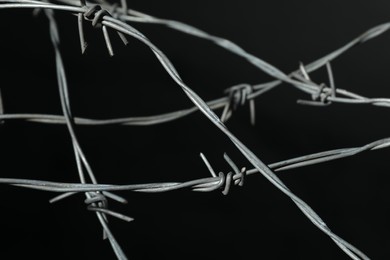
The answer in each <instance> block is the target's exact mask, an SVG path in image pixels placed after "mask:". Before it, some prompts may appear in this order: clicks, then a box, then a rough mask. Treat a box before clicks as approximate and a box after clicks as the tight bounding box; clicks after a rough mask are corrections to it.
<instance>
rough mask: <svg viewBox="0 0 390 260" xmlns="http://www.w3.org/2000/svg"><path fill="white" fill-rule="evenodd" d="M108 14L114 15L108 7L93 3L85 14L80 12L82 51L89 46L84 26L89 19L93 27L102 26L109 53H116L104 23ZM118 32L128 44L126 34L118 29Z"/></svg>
mask: <svg viewBox="0 0 390 260" xmlns="http://www.w3.org/2000/svg"><path fill="white" fill-rule="evenodd" d="M112 10H113V11H115V10H116V9H112ZM106 16H109V17H113V16H112V15H111V13H110V12H108V11H107V10H106V9H103V8H102V7H101V6H100V5H93V6H91V7H88V8H87V9H86V11H85V12H84V13H83V14H82V13H79V14H78V27H79V36H80V44H81V53H84V52H85V50H86V48H87V42H86V41H85V36H84V27H83V21H84V20H87V21H92V26H93V27H95V28H100V27H101V28H102V30H103V36H104V40H105V42H106V46H107V50H108V53H109V54H110V56H113V55H114V51H113V49H112V45H111V41H110V37H109V35H108V31H107V28H106V25H104V21H103V19H104V17H106ZM117 34H118V35H119V37H120V38H121V40H122V42H123V43H124V44H125V45H127V44H128V41H127V39H126V37H125V35H124V34H122V33H121V32H119V31H117Z"/></svg>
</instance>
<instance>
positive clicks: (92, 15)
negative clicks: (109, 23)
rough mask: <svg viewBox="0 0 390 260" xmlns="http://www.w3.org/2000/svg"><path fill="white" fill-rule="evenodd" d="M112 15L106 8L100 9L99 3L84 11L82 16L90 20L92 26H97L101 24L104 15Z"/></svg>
mask: <svg viewBox="0 0 390 260" xmlns="http://www.w3.org/2000/svg"><path fill="white" fill-rule="evenodd" d="M106 15H108V16H112V15H111V14H110V13H109V12H108V11H107V10H106V9H102V7H101V6H100V5H93V6H91V7H90V8H88V10H87V11H85V13H84V18H85V19H86V20H88V21H92V26H93V27H95V28H96V27H99V26H101V24H102V21H103V17H104V16H106Z"/></svg>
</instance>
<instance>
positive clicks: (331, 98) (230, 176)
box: [0, 0, 390, 259]
mask: <svg viewBox="0 0 390 260" xmlns="http://www.w3.org/2000/svg"><path fill="white" fill-rule="evenodd" d="M57 3H58V4H57ZM57 3H49V2H44V1H30V0H7V1H4V0H0V9H10V8H14V9H15V8H16V9H21V8H29V9H40V10H44V13H45V15H46V17H47V18H48V20H49V25H50V36H51V41H52V45H53V49H54V52H55V62H56V72H57V81H58V87H59V93H60V101H61V107H62V113H63V115H47V114H7V113H5V114H4V113H3V109H2V106H1V110H0V120H2V121H4V120H11V119H13V120H15V119H18V120H27V121H33V122H38V123H45V124H64V125H66V126H67V129H68V132H69V135H70V137H71V140H72V145H73V150H74V155H75V160H76V163H77V169H78V173H79V179H80V183H60V182H50V181H43V180H33V179H10V178H1V179H0V183H3V184H10V185H14V186H19V187H24V188H30V189H37V190H44V191H50V192H57V193H60V194H59V195H58V196H56V197H55V198H53V199H52V200H51V202H56V201H59V200H61V199H64V198H67V197H69V196H71V195H74V194H77V193H81V192H82V193H84V194H85V196H86V200H85V203H86V204H87V205H88V207H87V209H88V210H91V211H94V212H95V213H96V216H97V218H98V220H99V222H100V223H101V225H102V228H103V230H104V236H105V237H106V238H108V239H109V241H110V243H111V246H112V248H113V251H114V252H115V254H116V256H117V258H118V259H127V258H126V256H125V254H124V252H123V250H122V249H121V247H120V245H119V243H118V242H117V241H116V239H115V237H114V235H113V233H112V232H111V230H110V227H109V225H108V222H107V217H108V216H113V217H117V218H119V219H122V220H125V221H132V218H131V217H127V216H125V215H123V214H120V213H117V212H113V211H111V210H110V209H109V208H108V206H107V202H108V199H113V200H116V201H118V202H121V203H125V202H126V200H125V199H123V198H121V197H119V196H117V195H115V194H113V193H111V192H114V191H121V190H127V191H134V192H149V193H156V192H167V191H172V190H177V189H185V188H186V189H190V190H193V191H198V192H211V191H215V190H222V193H223V194H224V195H226V194H228V193H229V191H230V189H231V187H232V186H233V185H240V186H242V185H243V184H244V180H245V179H246V177H247V176H248V175H251V174H255V173H260V174H262V175H263V176H264V177H265V178H266V179H268V180H269V181H270V182H271V183H272V184H273V185H274V186H275V187H277V188H278V189H279V190H280V191H281V192H283V193H284V194H285V195H287V196H288V197H289V198H290V199H291V200H292V201H293V202H294V203H295V204H296V206H297V207H298V208H299V209H300V210H301V211H302V213H303V214H305V216H306V217H307V218H308V219H309V220H310V221H311V222H312V223H313V224H314V225H315V226H317V227H318V228H319V229H320V230H321V231H322V232H324V233H325V234H326V235H328V236H329V237H330V238H331V239H332V240H333V241H334V242H335V243H336V245H337V246H338V247H340V249H341V250H343V251H344V252H345V253H346V254H347V255H348V256H349V257H351V258H352V259H369V258H368V257H367V256H366V255H365V254H364V253H362V252H361V251H360V250H358V249H357V248H356V247H354V246H353V245H351V244H350V243H348V242H347V241H345V240H344V239H342V238H341V237H339V236H338V235H336V234H335V233H334V232H333V231H332V230H331V229H330V228H329V227H328V226H327V225H326V223H325V222H324V221H323V220H322V219H321V218H320V217H319V216H318V215H317V214H316V213H315V212H314V210H313V209H312V208H311V207H310V206H309V205H308V204H307V203H305V202H304V201H303V200H302V199H300V198H299V197H298V196H296V195H295V193H293V192H292V191H291V190H290V189H289V188H288V187H287V186H286V185H285V184H284V183H283V182H282V181H281V180H280V179H279V178H278V177H277V176H276V174H275V172H277V171H283V170H288V169H292V168H298V167H303V166H307V165H311V164H318V163H322V162H326V161H331V160H335V159H339V158H344V157H348V156H353V155H356V154H358V153H360V152H363V151H368V150H376V149H383V148H387V147H388V146H390V138H385V139H381V140H378V141H375V142H372V143H370V144H367V145H363V146H361V147H353V148H343V149H336V150H331V151H325V152H320V153H315V154H310V155H305V156H301V157H297V158H293V159H289V160H285V161H281V162H277V163H273V164H270V165H266V164H264V163H263V162H262V161H261V160H260V159H259V158H258V157H257V156H256V155H255V154H254V153H253V152H252V151H251V150H250V149H248V148H247V146H246V145H244V144H243V143H242V142H241V141H240V140H239V139H238V138H237V137H236V136H235V135H234V134H233V133H232V132H230V130H229V129H228V128H227V127H226V125H225V123H226V121H227V120H228V119H229V118H230V117H231V116H232V114H233V112H234V110H236V109H238V107H239V106H242V105H245V104H246V103H247V102H248V103H249V106H250V113H251V122H252V123H253V124H254V123H255V98H257V97H259V96H260V95H262V94H263V93H266V92H267V91H269V90H272V89H274V88H275V87H277V86H279V85H280V84H281V83H283V82H284V83H288V84H289V85H291V86H293V87H295V88H297V89H299V90H301V91H302V92H304V93H306V94H308V95H309V97H310V99H309V100H298V103H299V104H304V105H316V106H318V105H320V106H323V105H330V104H331V103H346V104H372V105H375V106H384V107H387V106H389V105H390V99H387V98H367V97H363V96H361V95H358V94H355V93H352V92H350V91H347V90H344V89H341V88H336V85H335V80H334V77H333V71H332V67H331V62H332V61H333V60H334V59H336V58H337V57H339V56H340V55H342V54H343V53H345V52H346V51H348V50H349V49H351V48H352V47H354V46H356V45H357V44H360V43H364V42H366V41H368V40H370V39H373V38H375V37H377V36H379V35H381V34H383V33H384V32H386V31H387V30H388V29H389V28H390V23H384V24H382V25H379V26H376V27H374V28H372V29H370V30H368V31H366V32H365V33H363V34H361V35H360V36H359V37H357V38H355V39H354V40H352V41H350V42H349V43H347V44H346V45H344V46H343V47H341V48H339V49H337V50H335V51H334V52H332V53H330V54H328V55H326V56H324V57H322V58H320V59H318V60H316V61H313V62H312V63H310V64H307V65H303V64H302V63H301V64H300V65H299V68H298V69H297V70H296V71H293V72H291V73H289V74H285V73H284V72H282V71H281V70H279V69H278V68H276V67H274V66H273V65H271V64H269V63H267V62H265V61H263V60H261V59H260V58H258V57H256V56H254V55H252V54H250V53H248V52H246V51H245V50H244V49H243V48H241V47H240V46H238V45H236V44H235V43H233V42H231V41H229V40H226V39H223V38H220V37H216V36H213V35H210V34H208V33H206V32H203V31H201V30H199V29H197V28H194V27H192V26H189V25H187V24H184V23H181V22H177V21H172V20H166V19H160V18H156V17H152V16H150V15H146V14H143V13H141V12H139V11H135V10H131V9H128V8H127V4H126V2H125V1H122V2H121V5H122V6H121V7H118V6H117V5H112V4H108V3H106V2H101V3H99V4H98V5H96V4H94V3H90V2H85V1H84V0H82V1H72V0H60V1H57ZM55 11H63V12H68V13H70V14H73V15H75V16H76V17H77V19H78V29H79V38H80V46H81V51H82V53H84V52H85V50H86V48H87V39H86V37H85V35H84V29H83V28H84V24H85V23H87V22H90V23H91V24H92V26H95V27H98V26H101V29H102V33H103V36H104V40H105V43H106V46H107V50H108V53H109V54H110V55H114V50H113V47H112V44H111V39H110V36H109V34H108V30H113V31H115V32H116V33H117V34H118V37H119V38H120V39H121V40H122V41H123V43H124V44H127V40H126V37H132V38H135V39H137V40H139V41H140V42H141V43H143V44H144V45H146V46H147V47H149V48H150V50H151V51H152V52H153V54H154V55H155V56H156V58H157V60H158V61H159V62H160V63H161V65H162V66H163V68H164V69H165V70H166V72H167V73H168V74H169V75H170V77H171V78H172V79H173V80H174V81H175V82H176V83H177V85H178V86H180V87H181V89H182V90H183V92H184V93H185V94H186V96H187V97H188V98H189V99H190V100H191V101H192V102H193V104H194V106H193V107H191V108H187V109H183V110H179V111H174V112H169V113H165V114H160V115H155V116H149V117H130V118H114V119H106V120H97V119H89V118H79V117H75V116H74V115H73V114H72V111H71V102H70V98H69V93H68V84H67V79H66V74H65V67H64V64H63V60H62V56H61V51H60V47H59V44H60V36H59V32H58V27H57V22H56V19H55ZM131 22H136V23H154V24H161V25H165V26H168V27H170V28H172V29H174V30H178V31H180V32H183V33H186V34H190V35H193V36H195V37H199V38H203V39H206V40H209V41H212V42H214V43H215V44H216V45H218V46H220V47H222V48H225V49H226V50H228V51H230V52H232V53H234V54H236V55H238V56H240V57H243V58H244V59H246V60H247V61H248V62H249V63H251V64H252V65H254V66H255V67H257V68H258V69H260V70H262V71H264V72H265V73H267V74H268V75H270V76H272V77H273V78H274V79H275V80H273V81H270V82H267V83H261V84H257V85H249V84H245V83H244V84H240V85H236V86H232V87H230V88H227V89H226V91H225V96H223V97H221V98H219V99H216V100H212V101H208V102H205V101H204V100H203V99H202V98H201V97H199V96H198V95H197V94H196V93H195V92H194V91H193V90H192V89H191V88H190V87H189V86H188V85H187V84H186V83H185V82H184V81H183V80H182V79H181V77H180V75H179V73H178V71H177V70H176V68H175V67H174V65H173V64H172V63H171V61H170V60H169V58H168V57H167V56H166V55H165V54H164V53H163V52H162V51H161V50H160V49H159V48H158V47H157V46H156V45H154V44H153V43H152V42H151V41H150V40H149V39H148V38H147V37H146V36H145V35H143V34H142V33H141V32H140V31H138V30H136V29H135V28H134V27H132V26H131V25H130V24H129V23H131ZM321 68H325V69H326V71H327V73H328V77H329V86H328V85H326V84H323V83H320V84H318V83H315V82H313V81H312V80H311V78H310V73H312V72H313V71H315V70H318V69H321ZM0 104H2V102H0ZM219 109H222V113H221V116H220V117H219V116H218V115H217V114H216V111H217V110H219ZM196 111H200V112H202V113H203V114H204V116H206V117H207V118H208V119H209V120H210V121H211V122H212V123H213V124H214V125H215V126H216V127H217V128H218V129H219V130H220V131H221V132H222V133H223V134H224V135H226V136H227V137H228V138H229V139H230V140H231V142H232V143H233V144H234V145H235V146H236V148H237V149H238V150H239V151H240V152H241V153H242V155H243V156H244V157H245V158H246V159H247V160H248V161H249V163H250V164H251V167H253V168H252V169H249V170H247V169H246V168H242V169H241V170H240V169H239V168H238V167H237V165H236V164H235V163H234V162H233V160H232V159H231V158H230V157H229V156H228V155H227V154H224V159H225V160H226V162H227V163H228V164H229V166H230V167H231V169H232V170H231V171H230V172H228V173H223V172H219V173H218V174H217V173H216V172H215V171H214V169H213V167H212V166H211V164H210V163H209V161H208V160H207V158H206V156H204V155H203V154H201V159H202V160H203V162H204V163H205V165H206V167H207V169H208V171H209V172H210V175H211V177H205V178H201V179H196V180H190V181H186V182H163V183H148V184H129V185H112V184H99V183H98V181H97V179H96V177H95V175H94V173H93V170H92V167H91V165H90V164H89V162H88V160H87V157H86V155H85V153H84V152H83V150H82V148H81V146H80V144H79V141H78V138H77V133H76V131H75V128H74V125H75V124H80V125H95V126H96V125H110V124H117V125H129V126H130V125H131V126H137V125H153V124H160V123H166V122H169V121H172V120H177V119H179V118H182V117H185V116H188V115H190V114H192V113H194V112H196Z"/></svg>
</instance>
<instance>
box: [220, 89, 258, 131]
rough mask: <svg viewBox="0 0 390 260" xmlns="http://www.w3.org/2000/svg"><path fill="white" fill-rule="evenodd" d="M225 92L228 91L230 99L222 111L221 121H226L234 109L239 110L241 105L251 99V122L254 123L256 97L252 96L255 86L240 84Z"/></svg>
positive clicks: (226, 91)
mask: <svg viewBox="0 0 390 260" xmlns="http://www.w3.org/2000/svg"><path fill="white" fill-rule="evenodd" d="M225 93H228V98H229V101H228V103H227V105H226V106H225V108H224V110H223V112H222V116H221V121H222V122H226V121H227V120H228V119H229V118H230V117H231V115H232V113H233V111H235V110H237V108H238V107H239V106H244V105H245V104H246V102H247V101H249V105H250V116H251V123H252V124H253V125H254V124H255V103H254V99H252V98H251V97H250V95H251V94H252V93H253V86H251V85H249V84H239V85H236V86H233V87H230V88H228V89H226V90H225Z"/></svg>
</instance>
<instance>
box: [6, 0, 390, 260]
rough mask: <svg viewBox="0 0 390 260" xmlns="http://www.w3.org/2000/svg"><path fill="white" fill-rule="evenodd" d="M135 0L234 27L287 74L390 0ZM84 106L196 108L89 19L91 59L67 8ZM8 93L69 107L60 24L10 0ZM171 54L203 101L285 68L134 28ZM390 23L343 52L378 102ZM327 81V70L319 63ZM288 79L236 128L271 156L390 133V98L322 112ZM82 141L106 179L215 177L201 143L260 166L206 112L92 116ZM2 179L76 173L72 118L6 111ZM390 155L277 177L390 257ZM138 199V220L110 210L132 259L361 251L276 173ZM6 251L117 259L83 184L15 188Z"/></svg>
mask: <svg viewBox="0 0 390 260" xmlns="http://www.w3.org/2000/svg"><path fill="white" fill-rule="evenodd" d="M129 7H130V8H134V9H135V10H140V11H143V12H145V13H149V14H151V15H155V16H157V17H162V18H170V19H174V20H179V21H183V22H186V23H189V24H192V25H194V26H196V27H199V28H201V29H203V30H205V31H207V32H210V33H212V34H215V35H218V36H221V37H225V38H228V39H230V40H232V41H234V42H236V43H237V44H239V45H240V46H242V47H243V48H244V49H246V50H247V51H249V52H250V53H253V54H255V55H256V56H258V57H260V58H262V59H264V60H266V61H268V62H270V63H271V64H273V65H275V66H277V67H278V68H280V69H281V70H282V71H284V72H286V73H288V72H290V71H293V70H295V69H297V68H298V64H299V62H300V61H302V62H303V63H309V62H310V61H313V60H315V59H317V58H319V57H322V56H324V55H325V54H327V53H329V52H331V51H333V50H335V49H336V48H338V47H340V46H342V45H343V44H345V43H346V42H348V41H349V40H351V39H352V38H354V37H356V36H358V35H359V34H361V33H363V32H364V31H365V30H367V29H369V28H371V27H372V26H375V25H377V24H380V23H383V22H386V21H387V20H388V16H389V15H388V14H389V8H390V3H389V2H388V1H352V0H349V1H302V0H299V1H248V0H247V1H178V0H169V1H153V2H152V1H129ZM56 15H57V18H58V24H59V27H60V33H61V35H60V36H61V40H62V45H61V48H62V51H63V55H64V62H65V67H66V71H67V76H68V83H69V88H70V93H71V104H72V108H73V113H74V114H75V115H77V116H80V117H90V118H113V117H124V116H145V115H153V114H158V113H163V112H170V111H174V110H177V109H181V108H187V107H190V106H191V102H190V101H189V100H188V98H187V97H186V96H185V95H184V93H183V92H182V90H181V89H180V87H179V86H177V85H175V83H174V82H173V81H172V79H171V78H170V77H169V76H168V75H167V73H166V72H165V71H164V70H163V68H162V67H161V65H160V64H159V62H158V61H157V60H156V58H155V57H154V56H153V54H152V53H151V51H150V50H149V49H148V48H146V47H145V46H143V45H142V44H141V43H139V42H137V41H135V40H131V39H130V44H129V46H127V47H124V46H122V45H121V42H120V40H119V38H118V37H117V36H116V35H115V34H114V33H111V34H110V35H111V40H112V42H113V45H114V51H115V54H116V55H115V56H114V57H112V58H110V57H109V56H108V53H107V50H106V49H105V45H104V41H103V37H102V33H101V30H96V29H92V28H90V25H87V26H86V27H87V28H88V29H87V33H86V35H87V40H88V42H89V47H88V50H87V53H86V54H85V55H83V56H82V55H81V54H80V47H79V39H78V32H77V19H76V18H75V17H74V16H72V15H70V14H67V13H61V12H57V13H56ZM0 26H1V31H2V34H1V38H0V46H1V50H2V52H1V62H0V71H1V81H0V83H1V92H2V95H3V99H4V104H5V111H6V113H48V114H61V107H60V102H59V97H58V88H57V85H56V74H55V67H54V65H55V63H54V55H53V49H52V46H51V43H50V38H49V33H48V22H47V20H46V18H45V17H44V16H43V15H40V16H38V17H33V16H32V14H31V10H2V11H1V15H0ZM134 26H135V27H136V28H138V29H139V30H141V31H142V32H143V33H145V35H146V36H147V37H148V38H149V39H150V40H151V41H152V42H154V43H155V44H156V45H157V46H159V48H160V49H161V50H162V51H164V53H166V54H167V56H168V57H169V58H170V59H171V61H172V62H173V64H174V65H175V66H176V68H177V69H178V71H179V73H180V74H181V76H182V78H183V80H184V81H185V82H186V83H187V84H188V85H189V86H190V87H191V88H193V90H194V91H195V92H197V93H198V94H199V95H200V96H201V97H202V98H203V99H204V100H211V99H215V98H218V97H220V96H222V95H223V90H224V89H226V88H227V87H230V86H232V85H235V84H239V83H249V84H257V83H261V82H266V81H268V80H270V79H271V78H270V77H269V76H267V75H265V74H264V73H263V72H261V71H259V70H258V69H256V68H254V67H253V66H252V65H250V64H248V63H247V62H246V61H244V60H243V59H242V58H239V57H236V56H234V55H232V54H230V53H228V52H227V51H225V50H223V49H221V48H218V47H216V46H215V45H213V44H211V43H210V42H207V41H204V40H200V39H197V38H193V37H191V36H188V35H184V34H181V33H179V32H175V31H172V30H170V29H168V28H165V27H163V26H158V25H143V24H134ZM389 41H390V37H389V34H384V35H382V36H381V37H379V38H377V39H374V40H372V41H370V42H367V43H366V44H364V45H360V46H357V47H356V48H354V49H352V50H350V51H349V52H347V53H346V54H345V55H343V56H342V57H341V58H339V59H337V60H336V61H335V62H333V63H332V65H333V69H334V76H335V80H336V86H337V87H339V88H344V89H348V90H350V91H352V92H356V93H359V94H361V95H365V96H368V97H390V90H389V88H388V86H389V84H390V78H389V76H388V75H389V73H388V68H389V65H390V61H389V59H388V58H389V56H390V50H389V48H388V43H389ZM312 78H313V79H314V80H315V81H316V82H327V76H326V71H324V70H319V71H318V72H316V73H313V75H312ZM307 98H308V97H307V96H305V95H304V94H303V93H301V92H299V91H298V90H296V89H294V88H293V87H291V86H289V85H286V84H284V85H281V86H280V87H278V88H277V89H275V90H273V91H271V92H269V93H267V94H265V95H263V96H261V97H259V98H258V99H257V100H256V108H257V116H256V120H257V124H256V125H255V126H251V125H250V123H249V112H248V107H247V106H246V107H242V108H240V109H239V110H238V111H236V112H235V113H234V115H233V118H232V119H231V120H230V121H229V122H228V123H227V125H228V127H229V129H230V130H231V131H232V132H233V133H234V134H235V135H236V136H237V137H238V138H239V139H240V140H241V141H243V143H244V144H246V145H247V146H248V147H249V148H250V149H252V151H253V152H254V153H255V154H256V155H258V156H259V158H260V159H262V160H263V161H264V162H265V163H272V162H276V161H280V160H284V159H288V158H292V157H295V156H300V155H304V154H309V153H314V152H319V151H324V150H329V149H336V148H342V147H354V146H361V145H364V144H366V143H369V142H372V141H374V140H377V139H381V138H384V137H387V136H388V133H389V132H390V124H389V123H388V111H389V110H388V108H382V107H374V106H370V105H341V104H334V105H332V106H329V107H321V108H318V107H309V106H300V105H297V104H296V100H297V99H307ZM76 130H77V134H78V136H79V139H80V142H81V145H82V147H83V149H84V151H85V153H86V155H87V157H88V159H89V161H90V163H91V165H92V167H93V169H94V171H95V173H96V175H97V178H98V180H99V182H101V183H116V184H131V183H146V182H164V181H187V180H192V179H196V178H202V177H206V176H209V173H208V171H207V170H206V168H205V166H204V164H203V163H202V161H201V159H200V157H199V153H200V152H203V153H204V154H205V155H206V156H207V158H208V159H209V161H210V162H211V164H212V165H213V167H214V168H215V169H216V170H218V171H224V172H227V171H229V170H230V169H229V167H228V165H227V164H226V162H225V161H224V160H223V153H224V152H227V153H228V154H229V155H230V157H232V158H233V159H234V161H235V162H236V163H237V164H238V165H240V166H249V163H248V162H247V161H246V160H245V159H244V158H243V156H242V155H240V153H239V152H238V151H236V149H235V148H234V146H233V145H232V144H231V142H230V141H229V140H228V139H227V138H226V137H225V136H224V135H222V133H221V132H220V131H219V130H217V129H216V128H215V126H214V125H212V124H211V123H210V122H209V121H208V120H207V119H206V118H205V117H204V116H203V115H202V114H200V113H197V114H194V115H191V116H189V117H186V118H184V119H180V120H178V121H175V122H171V123H167V124H162V125H156V126H149V127H131V126H129V127H125V126H104V127H103V126H101V127H77V129H76ZM0 133H1V134H0V143H1V146H0V156H1V159H0V166H1V168H0V170H1V177H12V178H31V179H42V180H52V181H63V182H77V181H78V179H77V176H78V175H77V170H76V166H75V162H74V157H73V151H72V146H71V142H70V137H69V134H68V132H67V130H66V127H65V126H63V125H44V124H37V123H29V122H22V121H7V122H6V123H5V124H4V125H2V126H1V127H0ZM388 156H389V153H388V150H381V151H373V152H366V153H363V154H360V155H357V156H354V157H351V158H346V159H342V160H338V161H333V162H329V163H323V164H320V165H315V166H310V167H305V168H301V169H296V170H290V171H286V172H281V173H278V175H279V176H280V178H281V179H282V180H283V181H285V183H286V184H287V186H289V187H290V188H291V189H292V190H293V191H294V192H295V193H296V194H297V195H298V196H300V197H301V198H302V199H303V200H304V201H306V202H307V203H308V204H309V205H311V206H312V207H313V209H314V210H316V211H317V212H318V213H319V215H320V216H321V217H322V218H323V219H324V220H325V222H326V223H327V224H328V226H329V227H330V228H331V229H332V230H333V231H334V232H335V233H336V234H338V235H340V236H341V237H343V238H344V239H346V240H347V241H349V242H351V243H352V244H354V245H355V246H357V247H358V248H359V249H361V250H362V251H363V252H365V253H366V254H367V255H368V256H370V257H372V258H373V259H388V258H389V257H390V254H389V251H388V250H387V249H386V248H388V247H389V246H390V239H389V237H388V235H387V234H388V230H389V228H390V226H389V223H388V219H389V210H388V202H389V196H388V193H389V189H388V183H389V182H388V181H389V178H388V174H389V170H390V167H389V165H388ZM118 194H120V195H122V196H124V197H125V198H127V199H128V201H129V203H128V205H118V204H116V203H115V202H112V203H111V204H110V208H111V209H114V210H116V211H119V212H122V213H125V214H128V215H130V216H132V217H134V218H135V221H134V222H132V223H124V222H121V221H119V220H116V219H112V220H111V221H110V223H111V227H112V231H113V233H114V234H115V236H116V238H117V240H118V241H119V243H120V244H121V245H122V247H123V248H124V251H125V252H126V254H127V255H128V257H129V258H131V259H156V258H162V259H168V258H169V259H188V258H197V259H222V258H225V259H226V258H229V259H230V258H232V259H233V258H242V259H252V258H265V259H285V258H291V259H348V258H347V256H346V255H344V253H343V252H342V251H341V250H340V249H339V248H338V247H337V246H336V245H335V244H334V243H333V242H332V241H331V239H329V238H328V237H327V236H326V235H324V234H323V233H322V232H321V231H319V230H318V229H317V228H316V227H314V226H313V225H312V224H311V223H310V221H309V220H307V219H306V218H305V217H304V215H303V214H302V213H301V212H300V211H299V210H298V209H297V207H296V206H295V205H294V204H293V203H292V201H291V200H290V199H289V198H288V197H286V196H285V195H283V194H282V193H281V192H280V191H279V190H277V189H276V188H275V187H273V186H272V185H271V184H270V183H269V182H268V181H267V180H266V179H265V178H263V177H262V176H261V175H254V176H251V177H248V178H247V181H246V184H245V186H244V187H234V188H233V190H232V191H231V192H230V193H229V195H228V196H223V195H222V194H221V193H220V192H212V193H196V192H191V191H189V190H182V191H175V192H169V193H162V194H142V193H132V192H120V193H118ZM0 195H1V201H2V205H1V208H2V209H1V214H0V221H1V235H2V243H1V244H0V256H1V258H3V259H25V258H31V259H34V258H37V259H114V258H115V255H114V253H113V252H112V249H111V247H110V245H109V243H108V241H103V240H102V239H101V236H102V230H101V227H100V224H99V223H98V221H97V219H96V217H95V216H94V214H93V213H91V212H88V211H87V210H86V206H85V205H84V203H83V200H84V197H83V195H82V194H80V195H77V196H73V197H70V198H68V199H66V200H64V201H61V202H59V203H57V204H53V205H50V204H49V203H48V200H49V199H50V198H52V197H53V196H55V194H52V193H46V192H41V191H34V190H28V189H22V188H16V187H9V186H1V189H0Z"/></svg>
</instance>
